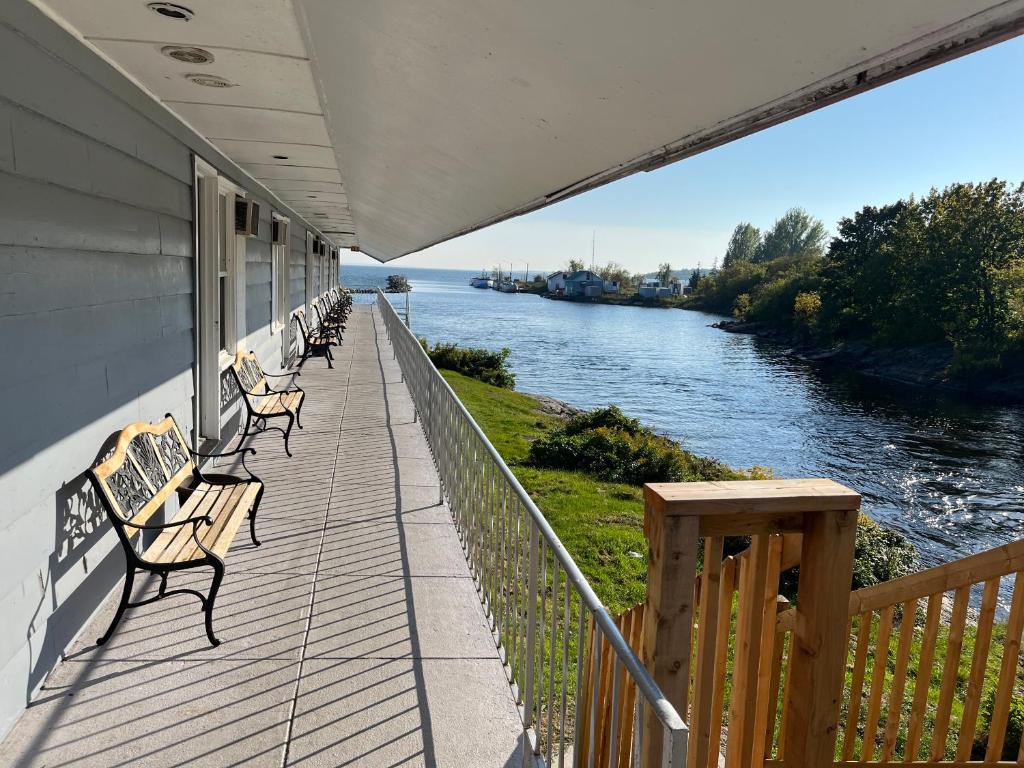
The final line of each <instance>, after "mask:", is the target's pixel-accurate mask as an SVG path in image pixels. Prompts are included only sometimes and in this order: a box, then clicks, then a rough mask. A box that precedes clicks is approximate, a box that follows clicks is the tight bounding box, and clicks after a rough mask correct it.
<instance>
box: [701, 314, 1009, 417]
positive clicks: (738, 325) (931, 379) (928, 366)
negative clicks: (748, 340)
mask: <svg viewBox="0 0 1024 768" xmlns="http://www.w3.org/2000/svg"><path fill="white" fill-rule="evenodd" d="M711 327H713V328H718V329H720V330H723V331H726V332H727V333H743V334H749V335H752V336H757V337H758V338H762V339H766V340H768V341H771V342H774V343H776V344H780V345H783V346H785V347H788V349H789V351H790V352H791V353H792V354H793V355H794V356H796V357H798V358H800V359H802V360H807V361H808V362H812V363H818V364H821V365H828V366H836V367H842V368H847V369H850V370H852V371H855V372H856V373H859V374H861V375H864V376H868V377H870V378H874V379H879V380H882V381H890V382H894V383H897V384H903V385H907V386H912V387H921V388H927V389H932V390H938V391H940V392H945V393H948V394H951V395H959V396H964V397H969V398H974V399H980V400H989V401H994V402H999V403H1024V370H1017V371H1012V372H1010V373H1007V374H1004V375H1001V376H984V377H974V378H968V377H955V376H950V375H949V373H948V369H949V365H950V363H951V362H952V360H953V350H952V348H951V347H950V346H949V345H948V344H927V345H921V346H916V347H904V348H891V347H876V346H873V345H871V344H868V343H866V342H860V341H857V342H847V343H844V344H838V345H836V346H825V345H822V344H819V343H815V342H813V341H809V340H807V339H804V338H801V337H798V336H796V335H794V334H793V333H791V332H788V331H785V330H782V329H778V328H772V327H770V326H766V325H764V324H763V323H753V322H743V321H740V320H722V321H720V322H717V323H712V326H711Z"/></svg>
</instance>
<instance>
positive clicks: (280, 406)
mask: <svg viewBox="0 0 1024 768" xmlns="http://www.w3.org/2000/svg"><path fill="white" fill-rule="evenodd" d="M231 373H232V374H233V375H234V377H235V383H236V384H237V385H238V389H239V390H241V392H242V402H244V403H245V411H246V416H245V434H244V435H243V436H242V439H243V440H244V439H245V438H246V437H248V436H249V428H250V427H254V428H255V429H256V431H257V432H265V431H266V430H268V429H276V430H278V431H279V432H281V433H282V434H283V435H284V452H285V453H287V454H288V455H289V456H291V455H292V452H291V450H290V449H289V447H288V438H289V437H291V434H292V425H293V424H298V425H299V429H302V419H301V413H302V403H303V401H304V400H305V399H306V393H305V392H303V391H302V388H301V387H298V386H295V385H294V384H293V385H292V386H289V387H285V388H284V389H274V388H273V387H271V386H270V383H269V382H268V381H267V377H268V376H269V377H271V378H274V379H285V378H289V377H294V376H298V375H299V372H298V371H292V372H290V373H268V372H267V371H265V370H263V368H262V366H260V361H259V359H258V358H257V357H256V353H255V352H248V353H245V352H239V353H238V354H236V355H235V362H234V363H232V365H231ZM278 417H287V418H288V427H287V429H282V428H281V427H268V426H267V419H273V418H278ZM260 422H262V426H260Z"/></svg>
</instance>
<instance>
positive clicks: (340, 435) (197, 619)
mask: <svg viewBox="0 0 1024 768" xmlns="http://www.w3.org/2000/svg"><path fill="white" fill-rule="evenodd" d="M349 325H350V327H349V330H348V331H347V332H346V334H345V342H344V344H343V345H342V348H340V349H338V350H337V351H336V355H335V363H334V370H328V369H327V367H326V364H325V363H324V361H323V360H322V359H319V358H314V359H313V360H310V361H309V362H308V363H307V364H306V366H305V368H304V370H303V372H302V376H301V378H300V379H299V380H298V383H299V384H300V385H301V386H302V387H303V388H304V389H305V390H306V391H307V402H306V405H305V406H304V408H303V414H302V416H303V423H304V424H305V427H306V428H305V429H304V430H302V431H298V430H296V432H295V433H293V436H292V452H293V453H294V454H295V455H294V458H292V459H289V458H287V457H286V456H285V454H284V450H283V447H282V441H281V439H280V435H279V434H278V433H274V432H271V433H267V434H264V435H260V436H258V437H256V438H255V439H253V441H252V445H253V446H254V447H256V449H257V451H258V454H257V455H256V456H255V457H252V458H251V459H250V466H251V467H252V469H253V470H254V471H255V472H256V473H257V474H258V475H260V476H261V477H262V478H263V479H264V481H265V482H266V484H267V492H266V495H265V497H264V500H263V504H262V508H261V510H260V515H259V518H258V520H257V534H258V536H259V538H260V539H261V540H262V542H263V546H261V547H258V548H257V547H254V546H253V545H252V543H251V542H250V541H249V538H248V533H247V531H246V530H245V528H246V526H243V529H242V531H240V532H239V534H238V538H237V539H236V542H235V545H234V547H233V548H232V550H231V552H230V553H229V556H228V560H227V574H226V577H225V581H224V586H223V588H222V589H221V593H220V597H219V598H218V604H217V608H216V611H215V625H214V626H215V630H216V632H217V635H218V636H219V637H220V639H221V641H222V644H221V645H220V646H219V647H217V648H211V647H210V646H209V644H208V643H207V640H206V636H205V633H204V631H203V625H202V615H201V613H200V610H199V605H198V602H197V601H196V600H195V598H191V597H186V596H178V597H171V598H168V599H167V600H164V601H160V602H157V603H154V604H151V605H147V606H144V607H141V608H137V609H132V610H129V612H128V613H127V615H126V616H125V619H124V620H123V621H122V623H121V626H120V628H119V630H118V632H117V634H116V635H115V636H114V638H113V639H112V640H111V641H110V642H109V643H108V644H107V645H106V646H105V647H103V648H98V647H96V646H95V645H93V642H94V639H95V638H96V637H98V636H99V635H100V634H101V633H102V631H103V629H105V627H106V624H107V622H108V621H109V618H110V616H111V615H112V612H113V606H114V601H108V604H107V606H106V607H105V610H104V611H102V612H101V615H99V616H97V618H96V620H95V621H94V622H93V624H92V626H90V627H89V628H87V630H86V632H85V633H84V635H83V636H82V641H80V642H79V643H78V644H77V646H76V647H75V648H74V649H73V652H72V653H70V655H69V658H68V659H67V661H65V662H64V663H62V664H61V665H60V666H59V667H58V668H57V669H56V670H55V672H54V673H53V674H52V675H51V677H50V679H49V680H48V682H47V684H46V686H45V687H44V689H43V690H42V691H41V693H40V694H39V696H38V697H37V700H36V701H35V702H34V704H33V705H32V706H31V707H30V708H29V709H28V710H27V711H26V712H25V714H24V715H23V716H22V718H21V720H20V721H19V723H18V724H17V725H16V726H15V729H14V730H13V731H12V733H11V734H10V735H9V736H8V738H7V739H6V741H5V742H4V743H3V744H2V745H0V763H2V764H3V765H17V766H104V767H105V768H110V767H112V766H186V765H202V766H240V765H247V766H248V765H259V766H274V767H275V768H276V767H278V766H282V765H285V766H347V765H351V766H399V765H410V766H413V765H421V766H458V767H459V768H467V767H468V768H472V767H473V766H481V768H483V767H485V766H517V767H518V766H520V765H522V757H521V753H520V749H521V746H522V743H523V740H522V721H521V720H520V717H519V715H518V712H517V709H516V707H515V702H514V701H513V698H512V694H511V691H510V689H509V686H508V683H507V682H506V677H505V673H504V670H503V668H502V665H501V662H500V661H499V659H498V655H497V652H496V651H495V646H494V642H493V640H492V637H491V633H490V632H489V630H488V627H487V623H486V620H485V619H484V615H483V611H482V609H481V607H480V601H479V599H478V597H477V593H476V590H475V588H474V585H473V581H472V579H471V578H470V575H469V571H468V568H467V566H466V561H465V559H464V557H463V554H462V550H461V547H460V545H459V542H458V538H457V536H456V532H455V528H454V526H453V525H452V522H451V517H450V515H449V512H448V510H447V508H446V507H445V506H443V505H441V504H439V503H438V479H437V475H436V473H435V471H434V467H433V463H432V462H431V459H430V454H429V451H428V449H427V445H426V442H425V440H424V438H423V433H422V431H421V430H420V426H419V424H418V423H416V422H413V408H412V403H411V400H410V398H409V394H408V391H407V389H406V387H405V384H403V383H401V381H400V371H399V369H398V366H397V364H396V363H395V361H394V360H392V354H391V349H390V347H389V346H388V342H387V339H386V337H385V335H384V331H383V326H382V323H381V320H380V317H379V316H378V315H377V313H376V310H375V309H374V310H371V309H370V308H369V307H368V306H366V305H361V306H357V307H356V310H355V311H354V312H353V315H352V318H351V320H350V324H349ZM175 583H177V584H178V585H183V584H185V583H188V584H189V585H190V586H191V585H194V586H197V587H198V588H200V589H202V590H203V591H204V592H205V591H206V587H207V585H208V584H209V576H208V575H207V573H205V572H199V571H196V572H193V573H192V574H191V575H189V574H185V575H178V576H177V577H175V576H174V575H172V577H171V585H172V586H173V585H174V584H175ZM145 588H146V590H150V591H151V590H153V589H154V588H155V583H149V584H147V585H145ZM137 589H138V588H137ZM144 591H145V590H141V589H139V591H138V592H137V597H141V596H142V593H143V592H144Z"/></svg>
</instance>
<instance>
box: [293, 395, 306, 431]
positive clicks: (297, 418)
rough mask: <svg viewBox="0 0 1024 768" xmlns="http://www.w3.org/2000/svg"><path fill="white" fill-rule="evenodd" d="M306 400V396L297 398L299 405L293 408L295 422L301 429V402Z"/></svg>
mask: <svg viewBox="0 0 1024 768" xmlns="http://www.w3.org/2000/svg"><path fill="white" fill-rule="evenodd" d="M304 402H306V398H302V400H299V407H298V408H296V409H295V423H296V424H298V426H299V429H302V404H303V403H304Z"/></svg>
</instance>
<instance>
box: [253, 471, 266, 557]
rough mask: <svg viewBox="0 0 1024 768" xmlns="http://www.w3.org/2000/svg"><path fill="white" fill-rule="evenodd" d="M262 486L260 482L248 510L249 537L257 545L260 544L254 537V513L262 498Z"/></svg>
mask: <svg viewBox="0 0 1024 768" xmlns="http://www.w3.org/2000/svg"><path fill="white" fill-rule="evenodd" d="M263 487H264V486H263V485H262V484H261V485H260V489H259V491H257V493H256V501H254V502H253V503H252V509H250V510H249V537H250V538H251V539H252V543H253V544H255V545H256V546H257V547H258V546H259V545H260V540H259V539H257V538H256V513H257V512H258V511H259V509H260V502H261V501H262V500H263Z"/></svg>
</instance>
